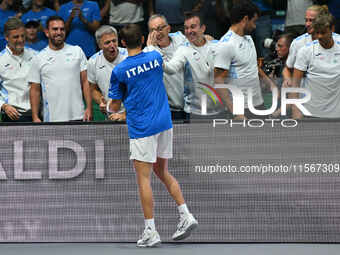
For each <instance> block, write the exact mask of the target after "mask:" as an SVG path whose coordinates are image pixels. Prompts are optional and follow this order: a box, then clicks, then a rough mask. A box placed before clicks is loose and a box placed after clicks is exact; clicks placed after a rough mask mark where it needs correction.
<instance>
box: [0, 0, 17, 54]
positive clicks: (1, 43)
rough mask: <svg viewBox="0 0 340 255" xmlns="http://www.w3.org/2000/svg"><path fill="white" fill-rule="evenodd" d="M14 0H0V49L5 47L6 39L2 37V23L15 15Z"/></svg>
mask: <svg viewBox="0 0 340 255" xmlns="http://www.w3.org/2000/svg"><path fill="white" fill-rule="evenodd" d="M13 7H14V0H2V2H1V3H0V51H2V50H3V49H4V48H5V47H6V39H5V37H4V25H5V23H6V21H7V20H8V19H9V18H11V17H14V16H16V15H17V13H16V12H15V11H14V10H13Z"/></svg>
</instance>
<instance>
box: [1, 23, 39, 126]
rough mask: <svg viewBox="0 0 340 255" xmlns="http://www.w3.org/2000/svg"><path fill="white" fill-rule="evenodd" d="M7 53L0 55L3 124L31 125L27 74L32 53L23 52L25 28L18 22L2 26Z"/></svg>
mask: <svg viewBox="0 0 340 255" xmlns="http://www.w3.org/2000/svg"><path fill="white" fill-rule="evenodd" d="M4 33H5V38H6V40H7V42H8V43H7V46H6V49H4V50H3V51H2V52H1V54H0V87H1V89H0V108H1V110H2V113H3V114H2V121H4V122H31V121H32V114H31V107H30V101H29V86H28V77H27V76H28V73H29V70H30V68H31V66H32V62H33V61H32V59H33V57H34V55H35V54H36V53H35V51H33V50H31V49H29V48H25V47H24V46H25V28H24V24H23V23H22V22H21V21H20V19H18V18H10V19H8V20H7V22H6V23H5V25H4Z"/></svg>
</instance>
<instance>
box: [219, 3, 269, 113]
mask: <svg viewBox="0 0 340 255" xmlns="http://www.w3.org/2000/svg"><path fill="white" fill-rule="evenodd" d="M259 13H260V11H259V9H258V8H257V6H256V5H255V4H253V3H252V2H250V1H243V2H241V3H238V4H236V5H234V6H233V8H232V9H231V12H230V21H231V24H232V25H231V27H230V29H229V31H228V32H227V33H226V34H225V35H224V36H223V37H222V38H221V39H220V41H219V43H218V46H217V49H216V58H215V69H214V73H215V83H219V84H228V85H233V86H236V87H238V88H239V89H241V90H242V92H243V95H244V98H245V105H244V106H245V111H244V115H236V116H234V117H235V119H245V118H254V115H253V114H252V113H251V112H250V111H249V104H248V103H249V102H248V91H249V90H251V91H252V104H253V106H254V107H255V108H256V109H258V110H263V109H265V107H264V104H263V98H262V92H261V87H260V81H259V75H258V66H257V57H256V49H255V45H254V42H253V40H252V38H251V36H250V35H249V34H250V33H251V32H252V31H253V30H254V29H255V28H256V20H257V18H258V15H259ZM217 91H218V92H219V94H220V95H221V97H222V98H223V99H224V103H226V106H227V108H228V110H229V111H230V112H233V101H232V100H231V98H230V94H229V91H228V90H227V89H225V88H223V89H222V88H219V89H217ZM257 118H258V116H257Z"/></svg>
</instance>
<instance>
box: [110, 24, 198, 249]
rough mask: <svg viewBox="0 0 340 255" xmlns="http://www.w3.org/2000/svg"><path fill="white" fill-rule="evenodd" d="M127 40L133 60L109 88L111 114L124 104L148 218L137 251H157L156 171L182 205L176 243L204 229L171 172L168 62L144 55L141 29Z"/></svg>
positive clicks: (131, 29) (125, 33) (132, 27)
mask: <svg viewBox="0 0 340 255" xmlns="http://www.w3.org/2000/svg"><path fill="white" fill-rule="evenodd" d="M121 39H122V44H123V46H125V47H126V48H127V50H128V55H129V56H128V57H127V58H126V59H125V60H124V61H122V62H121V63H120V64H118V65H117V66H116V67H115V68H114V69H113V71H112V74H111V82H110V83H111V84H110V88H109V98H111V99H112V100H111V101H109V103H108V107H107V108H108V111H112V112H117V111H118V110H119V109H120V105H121V101H123V102H124V106H125V108H126V122H127V125H128V133H129V137H130V153H131V156H130V159H132V160H133V163H134V167H135V169H136V173H137V183H138V187H139V194H140V199H141V204H142V208H143V212H144V218H145V229H144V232H143V234H142V237H141V239H140V240H138V242H137V246H138V247H152V246H155V245H158V244H159V243H160V242H161V240H160V237H159V234H158V232H157V231H156V228H155V223H154V218H153V198H152V189H151V185H150V175H151V169H152V168H153V171H154V172H155V174H156V175H157V176H158V178H159V179H160V180H161V181H162V182H163V183H164V185H165V186H166V187H167V190H168V191H169V193H170V195H171V196H172V197H173V199H174V200H175V201H176V204H177V205H178V210H179V213H180V223H179V224H178V226H177V230H176V232H175V233H174V235H173V236H172V238H173V239H174V240H182V239H184V238H186V237H188V236H189V235H190V233H191V231H192V230H193V229H194V228H196V227H197V225H198V223H197V220H196V219H195V218H194V216H193V215H192V214H191V213H190V212H189V210H188V207H187V206H186V204H185V201H184V198H183V195H182V192H181V189H180V186H179V184H178V182H177V181H176V179H175V178H174V177H173V176H172V175H171V174H170V173H169V172H168V169H167V166H168V159H169V158H172V123H171V115H170V108H169V104H168V98H167V95H166V91H165V87H164V83H163V68H162V64H163V60H162V57H161V55H160V54H159V53H158V52H157V51H151V52H142V44H143V43H144V37H143V36H142V32H141V29H140V27H139V26H138V25H136V24H129V25H127V26H125V27H124V28H123V29H122V30H121Z"/></svg>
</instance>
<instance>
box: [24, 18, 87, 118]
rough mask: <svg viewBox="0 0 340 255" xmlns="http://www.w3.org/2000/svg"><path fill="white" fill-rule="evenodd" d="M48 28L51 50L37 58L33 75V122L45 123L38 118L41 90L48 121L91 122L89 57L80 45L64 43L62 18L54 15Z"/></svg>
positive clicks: (31, 91)
mask: <svg viewBox="0 0 340 255" xmlns="http://www.w3.org/2000/svg"><path fill="white" fill-rule="evenodd" d="M46 27H47V28H46V30H45V34H46V36H47V37H48V47H46V48H45V49H43V50H42V51H41V52H40V53H39V54H38V55H37V56H36V58H35V59H34V64H33V65H32V69H31V72H30V75H29V82H30V84H31V89H30V101H31V107H32V118H33V121H34V122H40V121H41V120H40V118H39V115H38V113H39V106H40V89H41V90H42V98H43V114H44V122H50V121H51V122H55V121H72V120H84V121H89V120H90V119H91V118H92V102H91V100H92V98H91V91H90V86H89V83H88V81H87V73H86V68H87V59H86V57H85V54H84V52H83V51H82V50H81V48H80V47H79V46H71V45H68V44H66V43H64V40H65V23H64V20H63V19H62V18H60V17H58V16H51V17H50V18H49V19H48V20H47V22H46ZM83 96H84V99H85V102H86V109H85V110H84V108H85V107H84V102H83Z"/></svg>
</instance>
